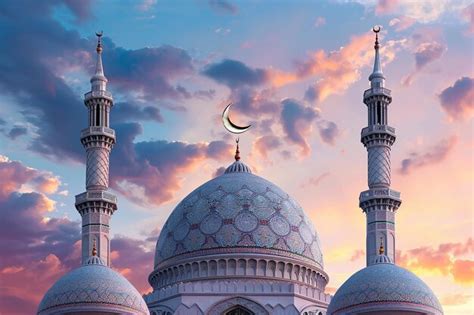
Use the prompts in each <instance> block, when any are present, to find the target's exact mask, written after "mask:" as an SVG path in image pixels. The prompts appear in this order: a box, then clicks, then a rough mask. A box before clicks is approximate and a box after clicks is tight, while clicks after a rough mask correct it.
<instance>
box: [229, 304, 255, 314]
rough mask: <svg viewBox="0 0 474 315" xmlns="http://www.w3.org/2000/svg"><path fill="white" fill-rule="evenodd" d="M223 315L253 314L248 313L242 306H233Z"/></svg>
mask: <svg viewBox="0 0 474 315" xmlns="http://www.w3.org/2000/svg"><path fill="white" fill-rule="evenodd" d="M224 314H225V315H254V313H253V312H251V311H249V310H248V309H246V308H245V307H243V306H235V307H232V308H231V309H229V310H227V311H226V312H225V313H224Z"/></svg>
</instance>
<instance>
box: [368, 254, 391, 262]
mask: <svg viewBox="0 0 474 315" xmlns="http://www.w3.org/2000/svg"><path fill="white" fill-rule="evenodd" d="M372 264H393V262H392V260H391V259H390V257H388V256H387V255H383V254H380V255H377V256H375V258H374V260H373V262H372Z"/></svg>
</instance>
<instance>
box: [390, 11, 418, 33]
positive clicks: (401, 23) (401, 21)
mask: <svg viewBox="0 0 474 315" xmlns="http://www.w3.org/2000/svg"><path fill="white" fill-rule="evenodd" d="M415 23H416V19H414V18H411V17H408V16H405V15H402V16H399V17H398V18H393V19H391V20H390V22H389V25H390V26H392V27H394V28H395V31H397V32H400V31H403V30H406V29H407V28H409V27H411V26H412V25H413V24H415Z"/></svg>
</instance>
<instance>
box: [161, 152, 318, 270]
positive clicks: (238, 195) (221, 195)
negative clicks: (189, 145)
mask: <svg viewBox="0 0 474 315" xmlns="http://www.w3.org/2000/svg"><path fill="white" fill-rule="evenodd" d="M230 248H232V252H244V253H252V252H254V253H266V254H273V255H279V256H287V257H288V256H289V257H291V258H293V259H300V260H306V261H309V262H310V263H311V264H315V263H316V264H317V265H318V266H319V268H321V269H322V267H323V257H322V254H321V249H320V243H319V238H318V235H317V233H316V230H315V229H314V227H313V224H312V223H311V221H310V220H309V219H308V217H307V216H306V215H305V214H304V212H303V209H302V208H301V207H300V206H299V205H298V203H297V202H296V201H295V200H294V199H292V198H291V197H290V196H289V195H288V194H287V193H285V192H284V191H283V190H281V189H280V188H279V187H277V186H276V185H274V184H272V183H271V182H269V181H267V180H265V179H263V178H261V177H259V176H256V175H253V174H251V171H250V169H249V168H248V167H247V166H246V165H245V164H244V163H242V162H240V161H237V162H235V163H233V164H232V165H231V166H229V167H228V168H227V170H226V172H225V173H224V174H223V175H221V176H218V177H217V178H214V179H212V180H210V181H208V182H207V183H205V184H203V185H202V186H200V187H198V188H197V189H196V190H194V191H193V192H191V193H190V194H189V195H188V196H187V197H186V198H184V199H183V200H182V201H181V202H180V203H179V204H178V205H177V206H176V208H175V209H174V210H173V212H172V213H171V215H170V216H169V218H168V220H167V221H166V223H165V225H164V226H163V229H162V231H161V233H160V237H159V239H158V241H157V246H156V254H155V269H156V268H157V267H158V265H159V264H160V263H162V262H164V261H166V260H168V259H170V258H172V257H175V256H180V255H185V254H187V255H189V254H190V253H196V254H199V255H203V254H204V255H206V254H207V253H209V254H216V253H222V252H225V251H227V252H228V251H229V249H230Z"/></svg>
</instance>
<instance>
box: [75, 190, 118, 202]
mask: <svg viewBox="0 0 474 315" xmlns="http://www.w3.org/2000/svg"><path fill="white" fill-rule="evenodd" d="M101 200H104V201H108V202H110V203H114V204H116V203H117V197H116V196H115V195H114V194H112V193H109V192H107V191H100V190H99V191H86V192H83V193H82V194H79V195H76V205H77V204H81V203H84V202H87V201H101Z"/></svg>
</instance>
